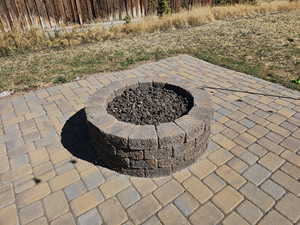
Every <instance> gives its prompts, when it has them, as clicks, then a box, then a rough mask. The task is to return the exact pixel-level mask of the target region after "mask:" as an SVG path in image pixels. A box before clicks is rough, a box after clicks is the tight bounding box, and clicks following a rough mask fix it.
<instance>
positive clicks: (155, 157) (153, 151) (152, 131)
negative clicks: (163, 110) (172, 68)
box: [86, 78, 212, 177]
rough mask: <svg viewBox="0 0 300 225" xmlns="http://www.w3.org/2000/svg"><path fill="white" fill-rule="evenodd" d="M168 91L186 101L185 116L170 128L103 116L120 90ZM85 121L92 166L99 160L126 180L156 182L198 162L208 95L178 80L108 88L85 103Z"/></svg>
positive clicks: (206, 130)
mask: <svg viewBox="0 0 300 225" xmlns="http://www.w3.org/2000/svg"><path fill="white" fill-rule="evenodd" d="M165 84H168V85H173V86H175V87H176V88H178V87H179V88H180V89H182V90H183V91H184V92H186V94H188V95H190V97H191V99H192V101H193V102H192V108H191V109H190V111H189V112H188V113H187V114H186V115H184V116H182V117H180V118H178V119H176V120H175V121H173V122H168V123H162V124H158V125H135V124H131V123H127V122H122V121H119V120H117V119H116V118H115V117H114V116H112V115H110V114H108V113H107V110H106V107H107V103H108V102H110V101H111V100H112V99H113V98H114V97H115V96H117V95H120V94H121V93H122V92H123V91H124V89H126V88H134V87H137V86H138V85H154V86H155V85H156V86H157V85H160V86H164V85H165ZM86 115H87V121H88V127H89V136H90V139H91V142H92V144H93V146H94V149H95V153H96V155H95V160H97V158H99V157H102V158H103V157H104V158H105V159H106V160H108V161H109V162H110V163H111V168H112V169H114V170H116V171H118V172H120V173H123V174H128V175H133V176H140V177H157V176H165V175H170V174H172V173H173V172H175V171H178V170H180V169H183V168H185V167H187V166H189V165H191V164H192V163H194V162H195V161H196V160H197V158H199V157H200V156H201V155H202V154H203V153H204V151H205V150H206V149H207V144H208V137H209V134H210V121H211V119H212V108H211V104H210V99H209V96H208V94H207V93H206V92H205V91H203V90H200V89H197V88H196V87H195V86H194V85H192V84H190V83H187V82H185V81H183V80H179V79H170V78H168V79H159V80H158V79H156V80H147V79H142V80H137V79H127V80H125V81H122V83H121V82H113V83H111V84H110V85H108V86H106V87H104V88H102V89H101V90H99V91H98V92H96V93H95V94H94V95H93V96H92V97H91V98H90V99H89V101H88V104H87V107H86Z"/></svg>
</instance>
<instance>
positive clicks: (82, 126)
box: [61, 109, 120, 170]
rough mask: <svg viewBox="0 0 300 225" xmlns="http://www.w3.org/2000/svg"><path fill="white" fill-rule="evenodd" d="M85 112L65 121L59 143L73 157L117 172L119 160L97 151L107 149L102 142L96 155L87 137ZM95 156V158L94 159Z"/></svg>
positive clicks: (82, 110) (80, 112)
mask: <svg viewBox="0 0 300 225" xmlns="http://www.w3.org/2000/svg"><path fill="white" fill-rule="evenodd" d="M87 127H88V125H87V119H86V114H85V110H84V109H81V110H80V111H78V112H77V113H75V114H74V115H73V116H71V117H70V119H68V120H67V122H66V123H65V125H64V127H63V128H62V132H61V143H62V144H63V146H64V147H65V148H66V149H67V150H68V151H69V152H70V153H71V154H72V155H73V156H75V157H77V158H79V159H82V160H85V161H88V162H90V163H93V164H94V165H96V166H102V167H105V168H108V169H112V170H118V168H119V167H120V164H119V165H118V164H116V162H120V159H117V158H112V156H111V155H109V156H108V155H105V151H103V152H102V151H101V152H99V149H101V148H103V149H105V148H106V149H107V148H109V147H108V146H107V145H106V144H105V142H104V141H103V145H101V146H99V149H98V152H97V154H96V152H95V150H94V148H93V146H92V144H91V143H90V140H89V136H88V128H87ZM96 155H97V158H96V157H95V156H96Z"/></svg>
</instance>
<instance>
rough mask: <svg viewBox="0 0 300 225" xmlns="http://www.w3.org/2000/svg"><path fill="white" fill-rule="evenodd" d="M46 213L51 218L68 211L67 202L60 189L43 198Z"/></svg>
mask: <svg viewBox="0 0 300 225" xmlns="http://www.w3.org/2000/svg"><path fill="white" fill-rule="evenodd" d="M43 202H44V207H45V210H46V215H47V217H48V218H49V219H50V220H53V219H55V218H57V217H59V216H61V215H63V214H65V213H66V212H68V211H69V206H68V202H67V200H66V198H65V195H64V193H63V192H62V191H58V192H55V193H52V194H50V195H48V196H47V197H46V198H44V200H43Z"/></svg>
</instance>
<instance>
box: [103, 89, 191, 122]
mask: <svg viewBox="0 0 300 225" xmlns="http://www.w3.org/2000/svg"><path fill="white" fill-rule="evenodd" d="M192 104H193V103H192V97H191V96H189V94H188V93H186V92H185V91H184V90H183V89H179V88H177V89H176V88H175V87H174V86H171V85H169V86H159V85H158V86H152V85H143V86H138V87H135V88H128V89H126V90H124V91H123V93H122V94H121V95H119V96H116V97H115V98H114V99H113V100H112V101H111V102H109V103H108V105H107V112H108V113H110V114H111V115H113V116H114V117H115V118H117V119H118V120H121V121H124V122H130V123H134V124H137V125H146V124H154V125H157V124H160V123H166V122H171V121H175V120H176V119H177V118H179V117H181V116H183V115H185V114H186V113H187V112H188V111H189V110H190V109H191V107H192Z"/></svg>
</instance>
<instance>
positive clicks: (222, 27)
mask: <svg viewBox="0 0 300 225" xmlns="http://www.w3.org/2000/svg"><path fill="white" fill-rule="evenodd" d="M109 32H112V31H109ZM299 33H300V10H295V11H290V12H280V13H273V14H267V15H265V16H258V17H251V18H240V19H235V20H226V21H215V22H212V23H209V24H206V25H204V26H196V27H192V28H186V29H175V30H168V31H165V32H152V33H139V34H138V35H135V34H133V33H131V34H129V35H124V36H122V37H121V38H116V37H115V39H112V38H108V39H107V40H106V41H98V42H96V43H89V44H84V45H78V46H71V47H69V48H64V49H51V48H50V49H45V50H43V51H38V52H28V53H26V54H14V55H11V56H9V57H3V58H1V59H0V91H2V90H15V91H18V92H20V93H21V92H23V91H27V90H30V89H34V88H39V87H44V86H49V85H53V83H62V82H68V81H71V80H74V79H75V78H76V77H84V76H85V75H87V74H91V73H98V72H105V71H114V70H121V69H127V68H128V67H130V66H134V65H136V63H141V62H145V61H148V60H157V59H160V58H164V57H168V56H174V55H177V54H180V53H185V54H190V55H193V56H195V57H198V58H200V59H204V60H206V61H209V62H212V63H214V64H218V65H222V66H225V67H228V68H231V69H234V70H237V71H242V72H245V73H248V74H252V75H255V76H258V77H261V78H263V79H267V80H270V81H274V82H279V83H282V84H284V85H286V86H290V85H293V87H295V88H298V89H299V90H300V86H299V85H294V84H292V83H291V82H290V81H291V80H293V79H297V78H299V77H300V36H299Z"/></svg>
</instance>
